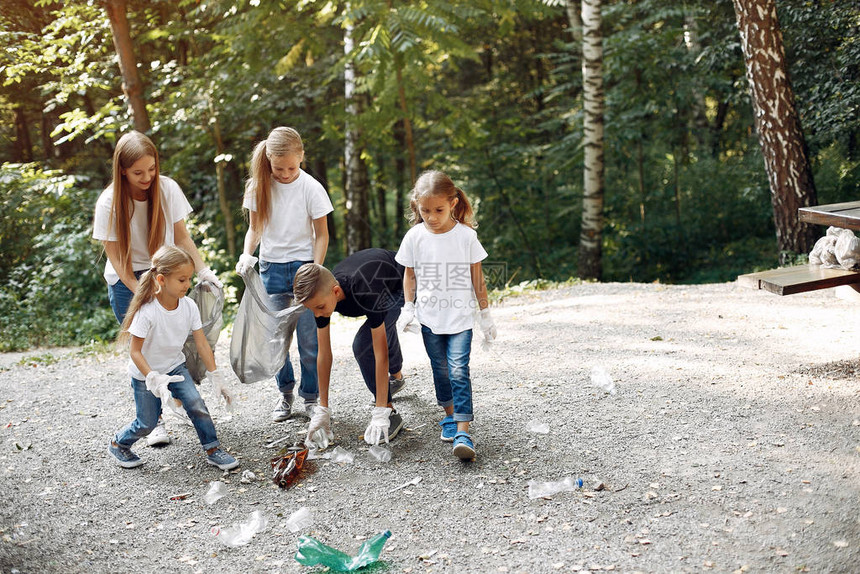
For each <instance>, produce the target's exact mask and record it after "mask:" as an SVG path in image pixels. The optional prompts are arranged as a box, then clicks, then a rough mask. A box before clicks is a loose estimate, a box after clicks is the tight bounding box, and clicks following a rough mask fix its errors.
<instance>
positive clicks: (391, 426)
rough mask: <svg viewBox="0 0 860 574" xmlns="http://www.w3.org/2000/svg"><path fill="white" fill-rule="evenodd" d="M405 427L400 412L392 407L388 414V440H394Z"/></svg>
mask: <svg viewBox="0 0 860 574" xmlns="http://www.w3.org/2000/svg"><path fill="white" fill-rule="evenodd" d="M402 428H403V417H401V416H400V413H398V412H397V411H395V410H394V409H391V414H390V415H388V440H393V439H394V437H396V436H397V433H399V432H400V429H402Z"/></svg>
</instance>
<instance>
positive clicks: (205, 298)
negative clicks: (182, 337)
mask: <svg viewBox="0 0 860 574" xmlns="http://www.w3.org/2000/svg"><path fill="white" fill-rule="evenodd" d="M188 297H189V298H190V299H191V300H192V301H194V302H195V303H197V308H198V309H199V310H200V321H201V322H202V323H203V334H204V335H206V340H207V341H209V346H210V347H212V349H213V350H214V349H215V343H217V342H218V336H219V335H220V334H221V327H222V326H223V324H224V321H223V318H222V315H221V312H222V311H223V310H224V290H223V289H221V288H220V287H216V286H215V284H214V283H210V282H209V281H201V282H200V283H198V284H197V285H195V286H194V289H192V290H191V293H190V294H189V295H188ZM182 352H183V353H184V354H185V366H186V367H188V372H189V373H191V378H193V379H194V382H195V383H197V384H200V381H202V380H203V379H205V378H206V365H205V364H204V363H203V359H202V358H200V354H199V353H198V352H197V345H196V344H195V343H194V337H193V336H192V335H188V339H187V340H186V341H185V346H184V347H183V348H182Z"/></svg>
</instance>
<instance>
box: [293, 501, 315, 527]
mask: <svg viewBox="0 0 860 574" xmlns="http://www.w3.org/2000/svg"><path fill="white" fill-rule="evenodd" d="M311 524H313V517H312V516H311V511H310V510H308V509H307V507H305V506H302V507H301V508H299V509H298V510H296V511H295V512H293V513H292V514H290V517H289V518H287V528H289V529H290V532H298V531H300V530H301V529H303V528H307V527H309V526H310V525H311Z"/></svg>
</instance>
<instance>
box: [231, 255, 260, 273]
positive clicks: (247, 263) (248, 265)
mask: <svg viewBox="0 0 860 574" xmlns="http://www.w3.org/2000/svg"><path fill="white" fill-rule="evenodd" d="M256 264H257V258H256V257H254V256H253V255H251V254H249V253H243V254H242V255H240V256H239V261H238V262H236V273H238V274H239V275H245V274H246V273H247V272H248V271H250V270H251V269H253V268H254V265H256Z"/></svg>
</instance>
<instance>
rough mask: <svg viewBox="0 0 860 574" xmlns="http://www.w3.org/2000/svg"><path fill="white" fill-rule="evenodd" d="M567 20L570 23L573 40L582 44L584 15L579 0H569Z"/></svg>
mask: <svg viewBox="0 0 860 574" xmlns="http://www.w3.org/2000/svg"><path fill="white" fill-rule="evenodd" d="M565 7H566V8H567V21H568V23H569V24H570V28H569V30H570V33H571V34H572V35H573V41H574V42H575V43H577V44H579V45H582V16H581V15H580V12H579V11H580V3H579V0H567V5H566V6H565Z"/></svg>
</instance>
